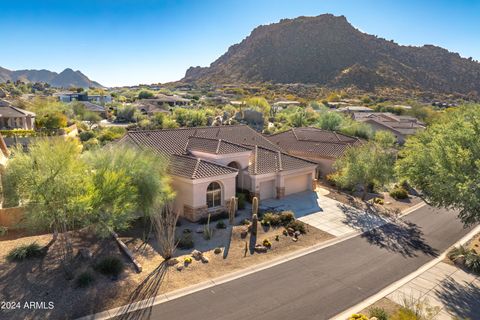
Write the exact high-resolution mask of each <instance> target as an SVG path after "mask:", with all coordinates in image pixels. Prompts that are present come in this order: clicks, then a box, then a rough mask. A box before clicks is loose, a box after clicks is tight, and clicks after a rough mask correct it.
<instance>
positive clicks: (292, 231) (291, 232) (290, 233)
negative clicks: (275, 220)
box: [287, 228, 295, 235]
mask: <svg viewBox="0 0 480 320" xmlns="http://www.w3.org/2000/svg"><path fill="white" fill-rule="evenodd" d="M287 232H288V234H289V235H293V234H294V233H295V230H293V229H292V228H287Z"/></svg>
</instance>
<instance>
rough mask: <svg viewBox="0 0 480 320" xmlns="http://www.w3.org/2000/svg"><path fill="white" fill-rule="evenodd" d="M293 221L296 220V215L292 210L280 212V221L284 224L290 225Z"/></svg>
mask: <svg viewBox="0 0 480 320" xmlns="http://www.w3.org/2000/svg"><path fill="white" fill-rule="evenodd" d="M293 221H295V215H294V214H293V212H292V211H282V213H280V223H281V224H282V225H284V226H285V225H288V224H289V223H291V222H293Z"/></svg>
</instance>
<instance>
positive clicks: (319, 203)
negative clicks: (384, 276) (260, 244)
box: [260, 191, 389, 237]
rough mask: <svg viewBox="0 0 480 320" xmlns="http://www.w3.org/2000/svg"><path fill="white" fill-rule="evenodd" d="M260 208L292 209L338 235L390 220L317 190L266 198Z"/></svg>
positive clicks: (309, 222) (296, 214) (312, 223)
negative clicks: (323, 194) (324, 194)
mask: <svg viewBox="0 0 480 320" xmlns="http://www.w3.org/2000/svg"><path fill="white" fill-rule="evenodd" d="M260 209H262V210H275V211H278V210H291V211H293V212H294V213H295V217H297V219H299V220H300V221H303V222H305V223H307V224H309V225H311V226H313V227H315V228H317V229H320V230H322V231H325V232H328V233H330V234H332V235H334V236H337V237H339V236H344V235H347V234H350V233H353V232H356V231H358V230H361V231H366V230H369V229H371V228H373V227H376V226H379V225H383V224H385V223H386V222H389V221H388V220H387V218H385V217H382V216H377V215H374V214H369V213H366V212H364V211H361V210H358V209H355V208H353V207H351V206H348V205H346V204H343V203H341V202H338V201H336V200H333V199H330V198H328V197H325V196H322V195H320V194H318V193H317V192H313V191H306V192H300V193H296V194H292V195H289V196H287V197H285V198H283V199H268V200H262V201H261V202H260Z"/></svg>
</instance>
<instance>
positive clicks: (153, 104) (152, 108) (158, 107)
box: [134, 99, 170, 116]
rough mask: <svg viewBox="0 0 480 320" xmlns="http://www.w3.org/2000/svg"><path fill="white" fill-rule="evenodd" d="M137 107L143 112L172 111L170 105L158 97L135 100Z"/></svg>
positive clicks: (147, 113)
mask: <svg viewBox="0 0 480 320" xmlns="http://www.w3.org/2000/svg"><path fill="white" fill-rule="evenodd" d="M134 106H135V108H136V109H137V110H138V111H140V112H141V113H142V114H146V115H149V116H151V115H154V114H155V113H158V112H162V113H170V110H169V105H168V104H165V103H164V102H161V101H157V100H156V99H141V100H138V101H137V102H135V104H134Z"/></svg>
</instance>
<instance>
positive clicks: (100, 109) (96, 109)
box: [77, 101, 105, 112]
mask: <svg viewBox="0 0 480 320" xmlns="http://www.w3.org/2000/svg"><path fill="white" fill-rule="evenodd" d="M77 102H80V103H82V104H83V105H84V106H85V108H86V109H87V110H88V111H92V112H105V108H104V107H103V106H99V105H98V104H95V103H91V102H89V101H77Z"/></svg>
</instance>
